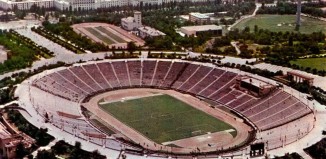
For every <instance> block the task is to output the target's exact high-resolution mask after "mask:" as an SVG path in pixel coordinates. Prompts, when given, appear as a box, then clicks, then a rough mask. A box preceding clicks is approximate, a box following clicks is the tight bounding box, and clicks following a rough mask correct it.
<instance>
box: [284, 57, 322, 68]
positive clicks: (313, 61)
mask: <svg viewBox="0 0 326 159" xmlns="http://www.w3.org/2000/svg"><path fill="white" fill-rule="evenodd" d="M290 63H291V64H296V65H298V66H302V67H310V68H311V69H314V68H316V69H317V70H326V58H307V59H297V60H295V61H290Z"/></svg>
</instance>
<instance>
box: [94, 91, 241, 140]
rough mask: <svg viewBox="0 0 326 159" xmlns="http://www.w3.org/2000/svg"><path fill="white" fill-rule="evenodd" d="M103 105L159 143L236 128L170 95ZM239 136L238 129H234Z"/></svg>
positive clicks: (118, 117) (106, 109)
mask: <svg viewBox="0 0 326 159" xmlns="http://www.w3.org/2000/svg"><path fill="white" fill-rule="evenodd" d="M100 107H101V108H102V109H103V110H105V111H107V112H109V113H110V114H112V115H113V116H115V117H116V118H117V119H119V120H120V121H122V122H124V123H125V124H127V125H129V126H130V127H132V128H134V129H135V130H137V131H138V132H140V133H142V134H143V135H144V136H147V137H148V138H150V139H151V140H153V141H155V142H157V143H163V142H167V141H174V140H178V139H183V138H189V137H192V136H197V135H202V134H206V133H207V132H218V131H224V130H228V129H234V128H233V127H232V126H230V125H229V124H227V123H225V122H223V121H221V120H218V119H216V118H214V117H212V116H210V115H208V114H206V113H204V112H202V111H200V110H197V109H195V108H193V107H192V106H189V105H188V104H186V103H184V102H182V101H180V100H178V99H175V98H174V97H171V96H169V95H159V96H152V97H146V98H140V99H134V100H127V101H124V102H114V103H109V104H103V105H100ZM232 135H234V136H236V133H232Z"/></svg>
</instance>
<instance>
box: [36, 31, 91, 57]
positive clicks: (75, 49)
mask: <svg viewBox="0 0 326 159" xmlns="http://www.w3.org/2000/svg"><path fill="white" fill-rule="evenodd" d="M31 30H32V31H34V32H36V33H38V34H40V35H41V36H43V37H45V38H47V39H49V40H51V41H53V42H55V43H57V44H59V45H61V46H63V47H64V48H66V49H68V50H70V51H72V52H74V53H77V54H80V53H85V50H83V48H81V47H78V46H75V45H74V44H71V43H68V42H67V41H64V40H63V39H61V38H59V37H58V36H57V35H55V34H53V33H51V32H48V31H47V30H45V29H44V28H42V27H37V28H35V27H32V28H31Z"/></svg>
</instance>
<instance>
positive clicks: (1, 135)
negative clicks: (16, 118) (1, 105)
mask: <svg viewBox="0 0 326 159" xmlns="http://www.w3.org/2000/svg"><path fill="white" fill-rule="evenodd" d="M20 143H22V144H23V145H24V146H25V147H31V146H32V144H34V143H35V140H34V139H32V138H31V137H29V136H28V135H26V134H24V133H19V132H16V130H14V129H13V128H11V126H10V125H9V124H8V123H7V122H6V121H5V120H4V119H3V118H0V149H1V150H0V151H1V152H2V153H1V155H0V157H1V158H3V157H6V158H15V156H16V147H17V145H18V144H20Z"/></svg>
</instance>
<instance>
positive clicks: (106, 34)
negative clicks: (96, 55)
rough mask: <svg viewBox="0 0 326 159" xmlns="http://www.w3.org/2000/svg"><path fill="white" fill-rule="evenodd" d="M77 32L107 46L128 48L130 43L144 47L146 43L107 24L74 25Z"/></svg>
mask: <svg viewBox="0 0 326 159" xmlns="http://www.w3.org/2000/svg"><path fill="white" fill-rule="evenodd" d="M72 28H73V29H74V31H75V32H77V33H79V34H82V35H84V36H87V37H88V38H89V39H91V40H93V41H95V42H99V43H103V44H106V45H108V46H116V47H122V48H126V47H127V43H128V42H130V41H133V42H135V44H136V45H138V46H143V45H144V43H145V42H144V41H143V40H142V39H140V38H138V37H137V36H135V35H133V34H129V33H128V32H127V31H125V30H123V29H121V28H119V27H117V26H114V25H110V24H106V23H80V24H74V25H72Z"/></svg>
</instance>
